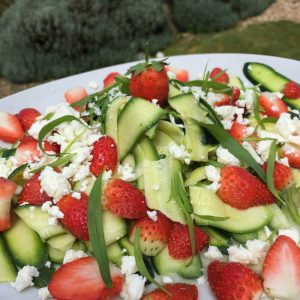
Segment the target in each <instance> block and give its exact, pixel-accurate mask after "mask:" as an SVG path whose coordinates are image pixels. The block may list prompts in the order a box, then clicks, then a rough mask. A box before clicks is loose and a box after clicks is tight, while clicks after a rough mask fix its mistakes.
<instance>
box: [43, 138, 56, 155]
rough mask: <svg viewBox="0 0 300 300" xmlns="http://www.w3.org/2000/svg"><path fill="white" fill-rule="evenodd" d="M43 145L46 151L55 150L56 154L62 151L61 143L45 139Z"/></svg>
mask: <svg viewBox="0 0 300 300" xmlns="http://www.w3.org/2000/svg"><path fill="white" fill-rule="evenodd" d="M43 147H44V151H45V152H47V153H48V152H49V153H51V152H54V153H56V154H59V153H60V145H58V144H57V143H50V142H48V141H45V142H44V143H43Z"/></svg>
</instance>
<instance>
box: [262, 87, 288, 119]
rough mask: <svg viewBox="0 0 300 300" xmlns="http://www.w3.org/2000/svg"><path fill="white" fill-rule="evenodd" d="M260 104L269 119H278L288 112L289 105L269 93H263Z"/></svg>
mask: <svg viewBox="0 0 300 300" xmlns="http://www.w3.org/2000/svg"><path fill="white" fill-rule="evenodd" d="M258 103H259V105H260V106H261V107H262V108H263V109H264V111H265V113H266V115H267V116H269V117H275V118H278V117H279V116H280V115H281V114H282V113H284V112H288V107H287V105H286V104H285V103H284V102H283V101H282V100H281V99H280V98H278V97H277V96H275V95H274V94H272V93H269V92H264V93H261V95H260V96H259V98H258Z"/></svg>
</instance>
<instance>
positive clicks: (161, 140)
mask: <svg viewBox="0 0 300 300" xmlns="http://www.w3.org/2000/svg"><path fill="white" fill-rule="evenodd" d="M172 142H174V141H173V140H172V138H170V137H169V136H168V135H167V134H166V133H164V132H162V131H160V130H157V131H156V134H155V137H154V138H153V144H154V145H155V147H156V149H157V152H158V154H159V155H166V156H167V155H169V150H168V146H169V144H170V143H172Z"/></svg>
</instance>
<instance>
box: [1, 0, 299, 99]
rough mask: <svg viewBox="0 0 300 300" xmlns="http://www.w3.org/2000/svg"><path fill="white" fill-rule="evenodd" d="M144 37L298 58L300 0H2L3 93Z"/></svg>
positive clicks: (134, 51)
mask: <svg viewBox="0 0 300 300" xmlns="http://www.w3.org/2000/svg"><path fill="white" fill-rule="evenodd" d="M145 41H149V43H150V50H151V53H152V55H153V56H156V55H157V56H162V55H164V54H165V55H177V54H190V53H216V52H231V53H232V52H236V53H237V52H238V53H258V54H267V55H275V56H282V57H287V58H293V59H297V60H300V0H150V1H149V0H0V98H2V97H5V96H7V95H10V94H12V93H14V92H18V91H20V90H23V89H26V88H28V87H32V86H34V85H37V84H40V83H42V82H45V81H49V80H53V79H56V78H61V77H65V76H68V75H72V74H75V73H80V72H84V71H87V70H92V69H96V68H99V67H104V66H109V65H113V64H118V63H122V62H127V61H131V60H135V59H139V58H141V57H143V53H142V52H143V47H144V43H145Z"/></svg>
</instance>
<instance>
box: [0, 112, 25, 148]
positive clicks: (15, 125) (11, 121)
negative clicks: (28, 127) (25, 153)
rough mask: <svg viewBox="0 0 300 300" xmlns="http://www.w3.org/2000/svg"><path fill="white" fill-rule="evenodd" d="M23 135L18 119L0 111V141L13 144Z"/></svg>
mask: <svg viewBox="0 0 300 300" xmlns="http://www.w3.org/2000/svg"><path fill="white" fill-rule="evenodd" d="M23 135H24V131H23V128H22V125H21V124H20V121H19V120H18V118H17V117H16V116H14V115H11V114H9V113H6V112H1V111H0V140H2V141H4V142H7V143H11V144H13V143H15V142H17V141H18V140H20V139H21V138H22V137H23Z"/></svg>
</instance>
